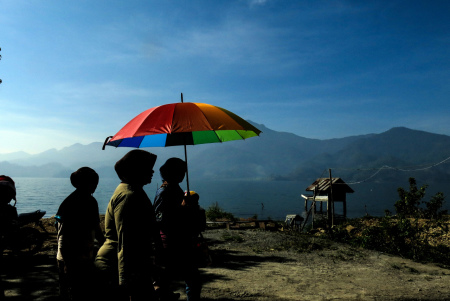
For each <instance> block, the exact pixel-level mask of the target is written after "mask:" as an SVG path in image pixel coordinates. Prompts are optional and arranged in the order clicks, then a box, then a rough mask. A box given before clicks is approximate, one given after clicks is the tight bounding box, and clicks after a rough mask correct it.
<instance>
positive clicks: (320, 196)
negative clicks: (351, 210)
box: [302, 178, 354, 219]
mask: <svg viewBox="0 0 450 301" xmlns="http://www.w3.org/2000/svg"><path fill="white" fill-rule="evenodd" d="M306 191H312V192H313V195H312V196H305V195H303V194H302V197H303V198H304V199H305V210H307V207H308V201H312V202H320V211H322V204H323V202H326V203H327V215H328V218H329V219H330V218H331V216H330V215H331V214H333V216H334V203H336V202H342V205H343V211H344V212H343V217H344V218H346V217H347V193H353V192H354V191H353V189H351V188H350V186H348V185H347V184H346V183H345V182H344V180H342V179H341V178H331V185H330V178H319V179H317V180H316V181H314V183H312V184H311V185H310V186H308V188H306ZM311 206H312V204H311ZM315 209H316V207H315V206H314V210H315Z"/></svg>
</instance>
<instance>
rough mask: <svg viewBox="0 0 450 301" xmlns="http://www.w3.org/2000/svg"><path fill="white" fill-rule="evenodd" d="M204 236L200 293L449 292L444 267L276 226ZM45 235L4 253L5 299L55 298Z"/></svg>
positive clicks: (328, 295) (347, 296)
mask: <svg viewBox="0 0 450 301" xmlns="http://www.w3.org/2000/svg"><path fill="white" fill-rule="evenodd" d="M204 236H205V238H207V239H208V242H209V244H210V249H211V253H212V256H213V265H211V266H210V267H207V268H204V269H202V275H203V279H204V287H203V293H202V297H203V300H220V301H228V300H243V301H244V300H245V301H253V300H255V301H256V300H264V301H266V300H271V301H273V300H279V301H284V300H450V285H449V284H450V270H448V269H444V268H440V267H438V266H435V265H432V264H420V263H415V262H413V261H410V260H406V259H402V258H399V257H395V256H389V255H386V254H381V253H379V252H373V251H368V250H361V249H354V248H351V247H349V246H347V245H342V244H337V243H333V242H329V241H325V240H321V239H317V238H305V237H299V236H292V235H286V233H282V232H270V231H262V230H226V229H216V230H207V231H206V232H205V233H204ZM47 238H48V240H47V241H46V243H45V244H44V247H43V249H42V252H41V253H39V254H37V255H34V256H32V257H25V258H19V257H15V258H14V257H9V259H8V260H7V264H6V269H4V270H3V271H2V274H4V275H5V274H6V275H5V276H4V279H5V282H6V295H7V297H8V299H7V300H47V301H54V300H58V297H57V296H58V277H57V272H56V267H55V260H54V252H55V244H54V243H53V240H54V236H53V234H50V235H49V236H48V237H47ZM305 250H307V251H305ZM179 292H180V293H181V298H180V300H186V298H185V295H184V292H183V291H182V289H180V290H179Z"/></svg>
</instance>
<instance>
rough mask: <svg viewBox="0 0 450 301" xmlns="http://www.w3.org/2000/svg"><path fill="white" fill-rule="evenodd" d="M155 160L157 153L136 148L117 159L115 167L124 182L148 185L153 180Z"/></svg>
mask: <svg viewBox="0 0 450 301" xmlns="http://www.w3.org/2000/svg"><path fill="white" fill-rule="evenodd" d="M155 162H156V155H155V154H152V153H150V152H147V151H144V150H140V149H135V150H132V151H130V152H128V153H127V154H126V155H125V156H123V157H122V159H120V160H119V161H117V162H116V165H114V169H115V170H116V173H117V175H118V176H119V179H120V180H121V181H122V182H124V183H127V184H134V185H146V184H148V183H150V182H151V181H152V176H153V166H154V165H155Z"/></svg>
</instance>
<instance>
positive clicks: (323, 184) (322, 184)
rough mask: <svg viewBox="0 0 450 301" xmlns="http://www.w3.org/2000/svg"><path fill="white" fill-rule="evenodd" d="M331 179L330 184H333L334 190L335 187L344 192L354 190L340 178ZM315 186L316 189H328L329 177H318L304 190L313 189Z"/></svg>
mask: <svg viewBox="0 0 450 301" xmlns="http://www.w3.org/2000/svg"><path fill="white" fill-rule="evenodd" d="M331 180H332V184H333V190H335V189H336V190H339V191H342V190H344V192H346V193H353V192H355V191H354V190H353V189H351V188H350V186H348V185H347V184H346V183H345V182H344V180H342V179H341V178H331ZM316 186H317V190H318V191H328V190H330V178H319V179H317V180H315V181H314V183H312V184H311V185H309V186H308V188H306V191H314V189H315V188H316Z"/></svg>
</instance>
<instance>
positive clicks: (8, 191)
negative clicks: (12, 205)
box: [0, 175, 16, 203]
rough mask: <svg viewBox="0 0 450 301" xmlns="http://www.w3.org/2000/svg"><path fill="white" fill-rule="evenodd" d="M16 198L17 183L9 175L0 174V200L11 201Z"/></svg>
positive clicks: (2, 201) (3, 201)
mask: <svg viewBox="0 0 450 301" xmlns="http://www.w3.org/2000/svg"><path fill="white" fill-rule="evenodd" d="M15 199H16V185H15V183H14V181H13V179H11V178H10V177H8V176H4V175H1V176H0V202H1V203H9V202H11V200H15Z"/></svg>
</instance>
